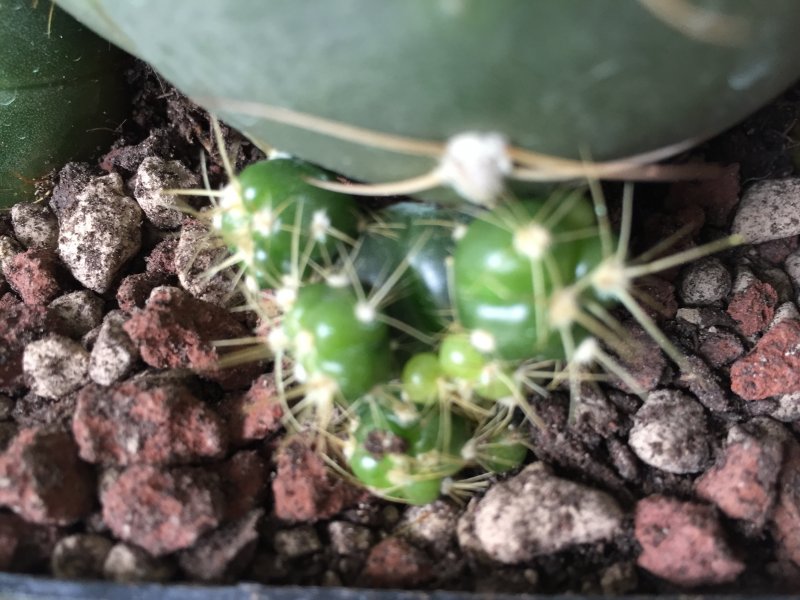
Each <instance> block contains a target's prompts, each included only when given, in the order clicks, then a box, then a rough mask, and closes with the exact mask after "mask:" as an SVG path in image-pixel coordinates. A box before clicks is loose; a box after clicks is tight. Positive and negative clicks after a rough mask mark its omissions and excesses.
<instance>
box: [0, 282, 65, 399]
mask: <svg viewBox="0 0 800 600" xmlns="http://www.w3.org/2000/svg"><path fill="white" fill-rule="evenodd" d="M6 299H8V300H6ZM54 324H55V320H54V319H53V318H52V316H50V315H49V314H48V312H47V309H46V308H45V307H44V306H27V305H24V304H22V303H21V302H18V301H16V300H15V298H14V297H13V296H12V295H11V294H7V295H6V296H3V300H2V301H0V392H3V393H7V394H11V393H14V392H16V391H19V390H20V389H22V388H23V387H24V385H25V382H24V380H23V373H22V354H23V351H24V349H25V345H26V344H29V343H30V342H33V341H36V340H38V339H41V338H43V337H44V336H45V335H47V333H49V332H50V331H51V330H52V329H53V328H54Z"/></svg>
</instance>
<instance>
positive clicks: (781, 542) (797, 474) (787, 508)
mask: <svg viewBox="0 0 800 600" xmlns="http://www.w3.org/2000/svg"><path fill="white" fill-rule="evenodd" d="M772 525H773V537H774V538H775V541H776V542H777V543H778V546H779V547H780V550H781V551H782V552H783V554H785V555H786V557H787V558H789V559H790V560H791V561H792V562H793V563H795V564H796V565H798V566H800V445H798V444H797V443H796V442H794V441H793V440H792V441H791V442H789V443H788V444H787V445H786V456H785V458H784V463H783V469H782V470H781V474H780V481H779V484H778V500H777V503H776V504H775V511H774V512H773V515H772Z"/></svg>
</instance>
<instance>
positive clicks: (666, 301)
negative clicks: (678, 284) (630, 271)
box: [636, 277, 678, 321]
mask: <svg viewBox="0 0 800 600" xmlns="http://www.w3.org/2000/svg"><path fill="white" fill-rule="evenodd" d="M636 289H637V290H638V291H639V292H641V293H643V294H646V295H647V297H649V298H650V299H651V300H652V303H651V304H644V305H642V308H643V309H644V311H645V312H646V313H647V314H648V315H650V318H652V319H655V320H657V321H660V320H663V319H674V318H675V313H676V312H678V300H677V298H676V297H675V286H674V285H672V284H671V283H670V282H669V281H666V280H664V279H660V278H659V277H648V278H647V279H645V280H642V281H637V282H636Z"/></svg>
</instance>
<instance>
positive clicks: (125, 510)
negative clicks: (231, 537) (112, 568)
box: [100, 465, 224, 556]
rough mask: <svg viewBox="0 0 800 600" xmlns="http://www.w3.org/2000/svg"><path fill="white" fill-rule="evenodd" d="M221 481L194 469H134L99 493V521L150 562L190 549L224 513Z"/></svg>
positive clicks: (130, 469)
mask: <svg viewBox="0 0 800 600" xmlns="http://www.w3.org/2000/svg"><path fill="white" fill-rule="evenodd" d="M219 487H220V486H219V479H218V478H217V477H216V476H215V475H213V474H211V473H208V472H206V471H203V470H201V469H192V468H175V469H171V470H168V471H164V470H159V469H156V468H155V467H152V466H149V465H135V466H133V467H129V468H128V469H126V470H125V471H123V472H122V473H121V474H120V475H119V477H117V479H116V480H115V481H113V482H111V483H109V484H108V485H107V486H106V487H105V489H103V490H102V492H101V497H100V500H101V502H102V504H103V520H104V521H105V523H106V525H108V527H109V529H111V531H112V532H113V533H114V535H115V536H117V537H118V538H120V539H122V540H124V541H127V542H131V543H133V544H136V545H137V546H140V547H142V548H144V549H145V550H147V551H148V552H149V553H150V554H152V555H154V556H162V555H164V554H169V553H171V552H175V551H176V550H183V549H184V548H188V547H190V546H192V545H193V544H194V543H195V542H196V541H197V540H198V539H199V538H200V536H202V535H203V534H204V533H207V532H208V531H211V530H212V529H214V528H216V527H217V526H218V525H219V523H220V519H221V517H222V514H223V512H224V498H223V497H222V492H221V491H220V489H219Z"/></svg>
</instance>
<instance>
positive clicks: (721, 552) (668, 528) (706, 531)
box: [635, 496, 745, 587]
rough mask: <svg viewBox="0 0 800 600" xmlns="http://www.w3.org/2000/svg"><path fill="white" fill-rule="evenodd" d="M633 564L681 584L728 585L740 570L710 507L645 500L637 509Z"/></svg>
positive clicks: (741, 567)
mask: <svg viewBox="0 0 800 600" xmlns="http://www.w3.org/2000/svg"><path fill="white" fill-rule="evenodd" d="M635 526H636V540H637V541H638V542H639V544H641V546H642V553H641V554H640V555H639V558H638V561H637V563H638V565H639V566H640V567H642V568H643V569H647V570H648V571H650V572H651V573H654V574H655V575H658V576H659V577H662V578H663V579H666V580H668V581H670V582H671V583H674V584H677V585H681V586H689V587H692V586H699V585H714V584H718V583H725V582H728V581H733V580H734V579H736V577H737V576H738V575H739V573H741V572H742V571H743V570H744V567H745V565H744V563H742V562H741V561H740V560H738V559H737V558H736V557H735V556H734V555H733V553H732V551H731V549H730V548H729V547H728V545H727V543H726V542H725V539H724V536H723V531H722V527H721V526H720V524H719V521H718V520H717V518H716V516H715V515H714V511H713V509H712V508H711V507H709V506H703V505H701V504H695V503H693V502H681V501H680V500H674V499H671V498H666V497H664V496H648V497H647V498H644V499H643V500H640V501H639V503H638V504H637V505H636V517H635Z"/></svg>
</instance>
